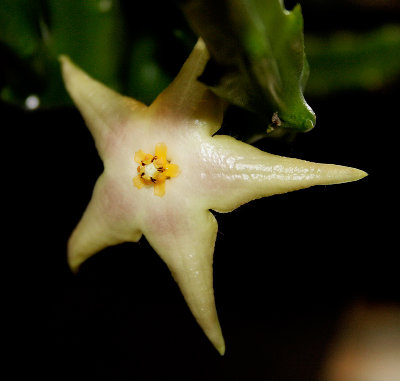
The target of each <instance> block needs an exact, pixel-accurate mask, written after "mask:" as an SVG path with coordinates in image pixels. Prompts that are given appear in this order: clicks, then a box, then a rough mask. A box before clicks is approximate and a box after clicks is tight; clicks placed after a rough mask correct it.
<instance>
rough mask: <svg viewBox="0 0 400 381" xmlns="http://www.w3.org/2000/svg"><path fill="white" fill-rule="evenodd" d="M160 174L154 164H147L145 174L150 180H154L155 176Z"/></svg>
mask: <svg viewBox="0 0 400 381" xmlns="http://www.w3.org/2000/svg"><path fill="white" fill-rule="evenodd" d="M157 172H158V170H157V168H156V166H155V165H154V163H151V164H147V165H145V166H144V174H145V175H146V176H148V177H150V178H154V175H155V174H156V173H157Z"/></svg>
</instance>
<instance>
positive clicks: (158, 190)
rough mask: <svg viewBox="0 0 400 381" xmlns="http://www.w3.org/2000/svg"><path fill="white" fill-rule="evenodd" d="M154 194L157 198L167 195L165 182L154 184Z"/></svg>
mask: <svg viewBox="0 0 400 381" xmlns="http://www.w3.org/2000/svg"><path fill="white" fill-rule="evenodd" d="M154 194H155V195H156V196H159V197H162V196H164V194H165V181H162V182H160V183H157V184H154Z"/></svg>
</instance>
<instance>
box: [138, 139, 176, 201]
mask: <svg viewBox="0 0 400 381" xmlns="http://www.w3.org/2000/svg"><path fill="white" fill-rule="evenodd" d="M155 153H156V154H155V155H154V156H153V155H151V154H145V153H144V152H143V151H142V150H139V151H137V152H136V153H135V161H136V162H137V163H139V164H140V165H139V166H138V167H137V172H138V175H137V176H136V177H135V178H134V179H133V184H134V185H135V187H136V188H138V189H141V188H143V186H145V185H147V186H149V185H154V194H155V195H156V196H160V197H162V196H164V194H165V181H166V180H169V179H171V178H172V177H176V176H178V175H179V166H178V165H176V164H171V160H167V146H166V145H165V144H164V143H159V144H157V145H156V149H155Z"/></svg>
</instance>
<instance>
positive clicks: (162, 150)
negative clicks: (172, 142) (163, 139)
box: [155, 143, 167, 160]
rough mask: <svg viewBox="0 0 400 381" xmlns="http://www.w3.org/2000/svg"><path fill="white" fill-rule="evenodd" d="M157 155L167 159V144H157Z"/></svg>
mask: <svg viewBox="0 0 400 381" xmlns="http://www.w3.org/2000/svg"><path fill="white" fill-rule="evenodd" d="M155 156H157V157H159V158H161V159H164V160H167V146H166V145H165V144H164V143H158V144H156V150H155Z"/></svg>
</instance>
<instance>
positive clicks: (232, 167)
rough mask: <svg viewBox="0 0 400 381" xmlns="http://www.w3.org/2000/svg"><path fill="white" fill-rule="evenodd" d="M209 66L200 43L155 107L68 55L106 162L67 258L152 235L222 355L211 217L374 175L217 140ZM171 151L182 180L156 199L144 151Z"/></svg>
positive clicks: (67, 70) (67, 74) (66, 66)
mask: <svg viewBox="0 0 400 381" xmlns="http://www.w3.org/2000/svg"><path fill="white" fill-rule="evenodd" d="M207 60H208V53H207V50H206V48H205V45H204V43H203V42H202V41H201V40H199V42H198V43H197V44H196V46H195V47H194V49H193V51H192V53H191V55H190V57H189V58H188V60H187V61H186V62H185V64H184V65H183V67H182V69H181V71H180V72H179V74H178V75H177V77H176V78H175V80H174V81H173V82H172V83H171V85H170V86H169V87H168V88H167V89H165V90H164V91H163V92H162V93H161V94H160V95H159V96H158V97H157V98H156V100H155V101H154V102H153V103H152V104H151V105H150V106H149V107H147V106H145V105H143V104H142V103H140V102H137V101H135V100H133V99H130V98H127V97H125V96H122V95H119V94H118V93H116V92H114V91H113V90H110V89H108V88H107V87H105V86H104V85H102V84H100V83H99V82H97V81H96V80H94V79H92V78H91V77H89V76H88V75H87V74H85V73H84V72H83V71H82V70H81V69H79V68H78V67H77V66H76V65H74V64H73V63H72V62H71V60H69V59H68V58H67V57H64V56H63V57H61V59H60V61H61V63H62V72H63V77H64V81H65V83H66V87H67V90H68V92H69V93H70V95H71V97H72V99H73V101H74V102H75V104H76V106H77V107H78V108H79V110H80V111H81V113H82V115H83V117H84V119H85V121H86V123H87V125H88V127H89V129H90V131H91V133H92V135H93V137H94V139H95V143H96V147H97V149H98V150H99V154H100V157H101V158H102V160H103V164H104V173H103V174H102V175H101V176H100V178H99V179H98V181H97V183H96V186H95V189H94V191H93V196H92V199H91V201H90V203H89V205H88V207H87V209H86V211H85V212H84V215H83V217H82V219H81V221H80V222H79V224H78V226H77V227H76V229H75V230H74V232H73V234H72V235H71V238H70V240H69V244H68V261H69V264H70V266H71V268H72V269H73V270H75V271H76V270H77V269H78V268H79V266H80V264H81V263H82V262H83V261H84V260H85V259H87V258H88V257H90V256H92V255H93V254H95V253H96V252H98V251H100V250H102V249H103V248H105V247H107V246H110V245H115V244H118V243H121V242H124V241H131V242H136V241H138V240H139V239H140V237H141V236H142V234H143V235H145V237H146V238H147V240H148V241H149V243H150V245H151V246H152V247H153V248H154V250H155V251H156V252H157V253H158V254H159V255H160V257H161V258H162V259H163V261H164V262H165V263H166V264H167V266H168V267H169V269H170V270H171V273H172V275H173V277H174V279H175V280H176V282H177V284H178V285H179V288H180V289H181V291H182V294H183V296H184V298H185V300H186V302H187V304H188V306H189V308H190V310H191V311H192V313H193V315H194V317H195V318H196V320H197V322H198V323H199V325H200V327H201V328H202V329H203V331H204V332H205V334H206V335H207V337H208V338H209V340H210V341H211V342H212V343H213V345H214V346H215V348H216V349H217V350H218V351H219V352H220V353H221V354H223V353H224V351H225V344H224V339H223V336H222V333H221V328H220V324H219V321H218V317H217V312H216V307H215V302H214V291H213V276H212V262H213V252H214V244H215V239H216V234H217V230H218V226H217V222H216V220H215V217H214V216H213V215H212V213H211V212H210V211H209V210H210V209H213V210H216V211H219V212H227V211H230V210H233V209H235V208H237V207H238V206H240V205H242V204H244V203H246V202H248V201H250V200H253V199H256V198H259V197H265V196H270V195H273V194H279V193H285V192H289V191H293V190H297V189H301V188H307V187H310V186H313V185H320V184H336V183H340V182H347V181H354V180H358V179H360V178H362V177H364V176H365V175H366V174H365V173H364V172H363V171H360V170H357V169H353V168H348V167H342V166H336V165H330V164H317V163H311V162H307V161H304V160H297V159H291V158H284V157H280V156H276V155H271V154H268V153H265V152H262V151H260V150H258V149H257V148H254V147H252V146H250V145H248V144H245V143H242V142H239V141H237V140H235V139H233V138H232V137H229V136H222V135H221V136H220V135H216V136H213V134H215V132H216V131H217V130H218V129H219V128H220V126H221V123H222V118H223V112H224V108H225V104H224V102H223V101H221V100H220V99H219V98H217V97H216V96H215V95H214V94H213V93H212V92H211V91H209V90H208V89H207V88H206V87H205V86H204V85H203V84H201V83H200V82H198V81H197V77H198V76H199V75H200V74H201V73H202V71H203V69H204V65H205V64H206V62H207ZM164 145H165V148H163V152H164V150H165V152H166V159H167V161H168V162H171V167H170V168H171V171H173V172H174V173H173V175H176V177H174V178H171V179H168V180H166V181H165V183H163V184H162V189H157V188H156V194H154V191H153V186H151V185H146V184H144V185H143V183H141V179H139V178H138V170H137V166H138V162H140V161H141V160H143V158H144V157H145V156H144V155H145V153H151V155H155V152H154V151H155V150H160V147H164ZM155 147H158V148H155ZM163 152H158V151H157V153H159V154H162V155H164V153H163ZM171 173H172V172H171ZM135 179H136V180H135ZM134 181H136V182H135V183H134ZM148 182H150V181H148ZM150 183H151V182H150ZM135 184H136V186H135ZM141 185H143V186H141ZM156 185H158V184H156ZM164 187H165V188H164ZM164 191H165V193H164Z"/></svg>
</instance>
